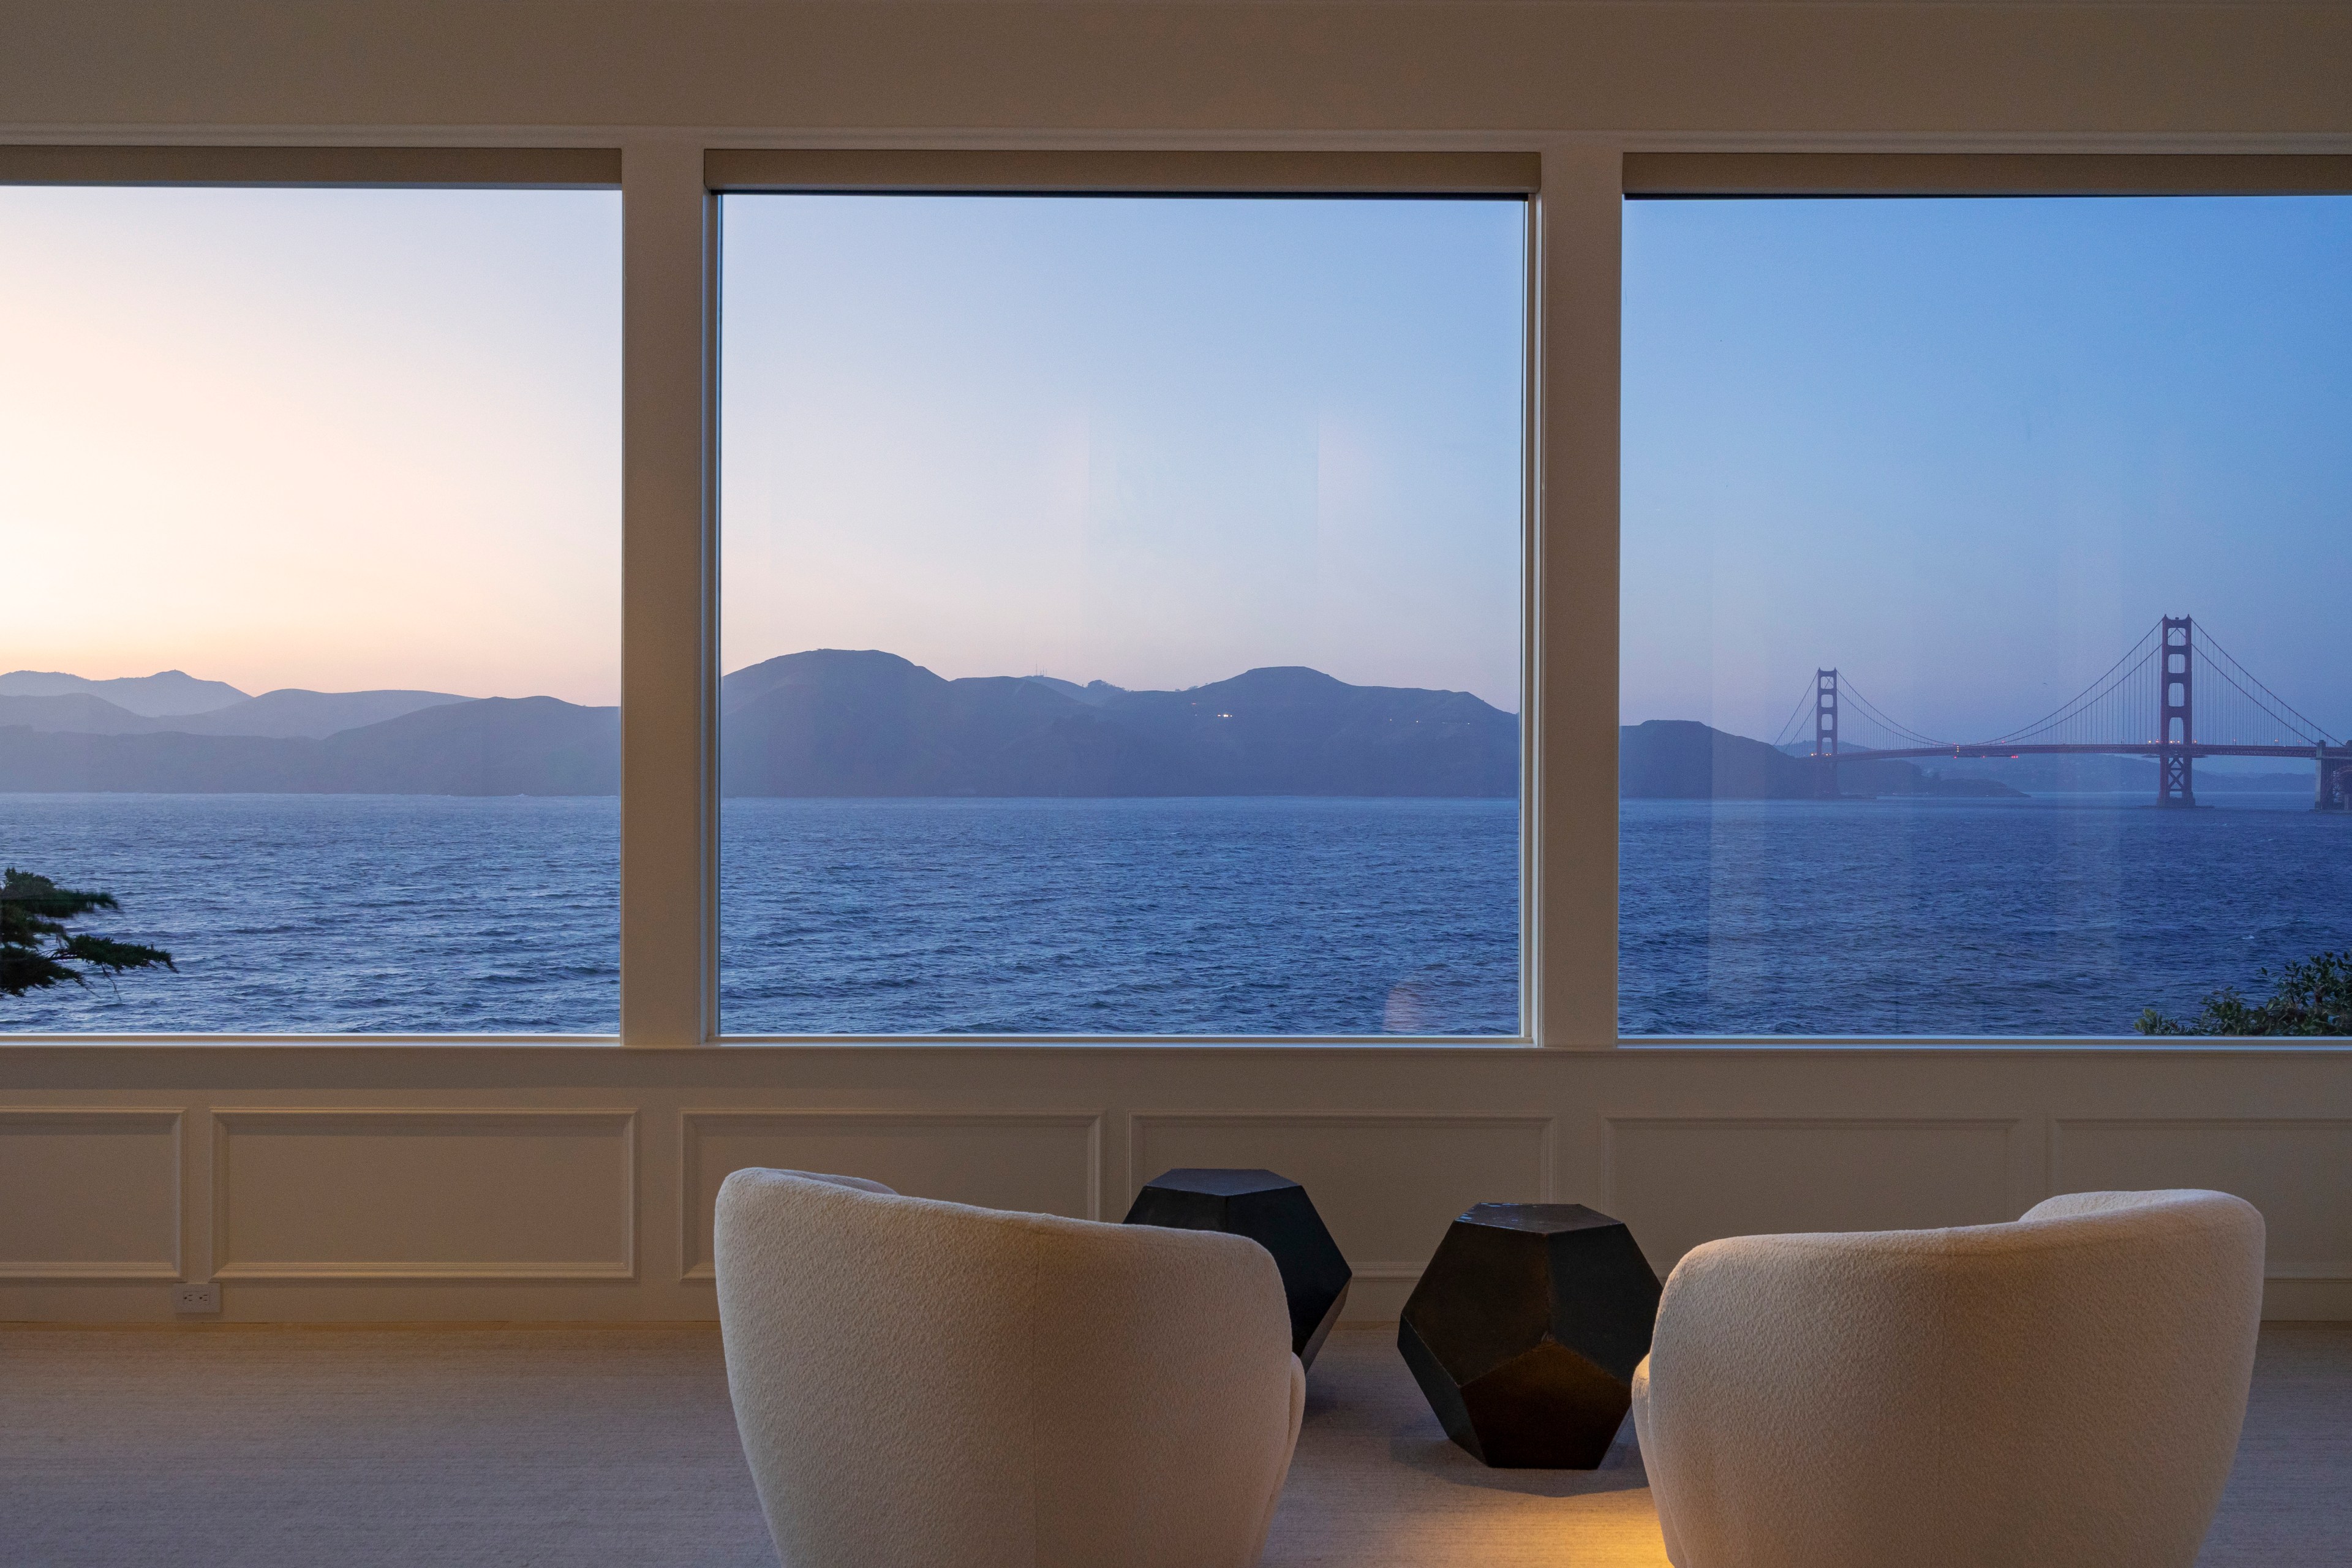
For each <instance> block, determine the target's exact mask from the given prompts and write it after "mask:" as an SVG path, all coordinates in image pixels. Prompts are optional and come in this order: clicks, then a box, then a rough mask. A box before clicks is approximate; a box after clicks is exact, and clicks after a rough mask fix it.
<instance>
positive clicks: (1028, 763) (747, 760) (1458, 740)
mask: <svg viewBox="0 0 2352 1568" xmlns="http://www.w3.org/2000/svg"><path fill="white" fill-rule="evenodd" d="M719 708H720V713H721V715H722V724H721V726H720V731H719V733H720V762H719V768H720V773H719V776H720V781H721V788H722V789H723V790H724V791H725V792H726V793H727V794H729V795H1488V796H1495V795H1516V794H1517V793H1518V721H1517V719H1516V718H1514V717H1513V716H1512V715H1510V714H1507V713H1504V712H1502V711H1500V710H1496V709H1495V708H1491V707H1489V706H1487V704H1486V703H1485V702H1482V701H1480V700H1478V699H1477V698H1475V697H1472V696H1469V695H1468V694H1466V693H1464V692H1458V691H1430V690H1423V689H1417V688H1405V687H1384V686H1350V685H1349V684H1347V683H1346V682H1344V681H1340V680H1336V679H1332V678H1331V677H1330V676H1328V675H1324V674H1321V673H1319V672H1318V671H1316V670H1312V669H1305V668H1297V667H1288V668H1266V669H1253V670H1250V671H1247V672H1246V673H1244V674H1242V675H1237V676H1235V677H1234V678H1233V679H1230V680H1221V681H1216V682H1213V683H1212V684H1210V685H1207V686H1199V687H1194V688H1192V689H1189V690H1184V691H1129V690H1124V689H1120V688H1118V687H1114V686H1108V685H1106V684H1105V683H1103V682H1100V681H1097V682H1095V683H1094V684H1093V685H1090V686H1087V687H1074V686H1073V685H1072V684H1071V683H1070V682H1066V681H1055V680H1048V679H1037V678H1034V677H1013V676H996V677H973V678H968V679H961V680H948V679H942V678H940V676H938V675H935V674H933V673H932V672H931V671H929V670H928V669H925V668H922V667H921V666H920V665H918V664H914V663H912V662H910V661H909V660H907V659H904V658H899V657H898V656H897V655H896V654H888V653H880V652H876V651H871V650H867V651H859V652H852V651H847V650H843V649H838V648H821V649H817V650H814V651H813V652H809V653H797V654H787V655H784V656H783V657H782V658H772V659H768V660H766V661H765V662H763V663H761V664H756V665H752V666H751V667H749V668H744V669H740V670H737V671H736V672H735V673H734V674H732V675H730V676H728V677H727V678H726V679H724V680H722V681H721V682H720V683H719Z"/></svg>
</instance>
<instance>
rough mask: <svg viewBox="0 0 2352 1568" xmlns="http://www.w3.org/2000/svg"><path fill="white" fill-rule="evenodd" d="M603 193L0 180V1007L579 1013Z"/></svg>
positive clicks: (610, 547)
mask: <svg viewBox="0 0 2352 1568" xmlns="http://www.w3.org/2000/svg"><path fill="white" fill-rule="evenodd" d="M620 251H621V213H620V197H619V195H618V193H617V192H613V191H598V190H584V189H583V190H534V191H509V190H487V189H474V190H458V189H445V190H425V189H406V190H403V189H369V190H360V189H345V190H335V189H205V188H183V189H149V188H128V187H122V188H116V187H31V186H26V187H16V188H0V344H5V350H0V542H5V548H4V549H0V555H5V574H0V575H5V584H6V606H7V607H6V611H5V614H0V863H5V865H6V866H8V867H12V868H16V871H17V873H18V874H19V879H18V882H17V887H18V888H19V889H23V888H26V887H29V886H30V884H29V883H27V882H26V881H24V880H23V879H25V878H29V877H40V878H46V879H48V880H49V881H51V882H54V883H56V884H58V886H60V887H62V888H67V889H79V890H85V891H96V892H103V893H107V894H110V895H111V896H112V897H113V899H114V900H116V902H117V905H118V906H119V907H118V908H116V909H115V910H100V911H97V912H96V915H95V918H93V919H89V920H87V921H84V922H82V927H83V929H86V930H89V931H92V932H93V933H100V934H103V935H105V936H106V937H108V938H110V939H113V940H118V941H122V942H137V943H139V944H142V945H146V946H152V947H155V948H160V949H162V950H163V951H165V952H169V953H170V954H171V955H172V960H173V965H174V968H173V970H169V971H166V970H163V969H160V968H156V969H149V970H143V971H140V972H136V973H131V974H127V975H125V976H123V977H121V979H120V980H119V981H117V982H113V983H110V982H109V981H108V980H106V979H105V978H104V976H103V973H86V978H87V979H88V981H89V983H88V984H70V983H61V984H53V985H48V986H46V987H39V988H35V989H32V990H28V991H27V992H26V994H23V995H18V996H0V1030H7V1031H40V1032H49V1031H98V1032H106V1033H140V1034H144V1033H184V1032H238V1033H261V1032H275V1033H301V1034H341V1033H369V1034H419V1033H432V1034H447V1033H463V1034H508V1033H532V1034H549V1033H589V1034H609V1033H611V1032H612V1031H614V1028H615V1026H616V1021H617V1016H618V994H619V982H618V969H617V957H618V953H617V944H618V864H617V853H618V850H617V845H618V813H617V801H616V797H617V794H618V789H619V761H620V758H619V741H618V712H617V709H616V708H615V707H614V703H615V702H616V701H617V693H618V676H619V671H618V664H619V652H620V649H619V610H620V588H621V584H620V473H621V465H620V405H621V357H620V342H621V317H620V307H621V291H620V285H621V277H620Z"/></svg>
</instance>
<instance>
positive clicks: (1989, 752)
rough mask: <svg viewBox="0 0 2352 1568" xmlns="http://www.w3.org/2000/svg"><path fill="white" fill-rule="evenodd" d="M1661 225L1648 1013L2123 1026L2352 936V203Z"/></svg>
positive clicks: (1639, 741)
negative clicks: (2350, 743) (2346, 605)
mask: <svg viewBox="0 0 2352 1568" xmlns="http://www.w3.org/2000/svg"><path fill="white" fill-rule="evenodd" d="M1624 255H1625V275H1624V284H1625V292H1624V340H1623V351H1624V405H1623V470H1622V473H1623V481H1622V482H1623V557H1622V559H1623V577H1622V595H1623V631H1622V693H1621V699H1622V721H1623V723H1624V724H1625V726H1626V728H1625V729H1624V731H1622V738H1621V744H1622V778H1621V784H1622V805H1621V819H1620V830H1621V844H1622V853H1621V892H1620V899H1621V919H1620V971H1621V975H1622V982H1621V991H1620V999H1619V1006H1620V1014H1621V1023H1622V1029H1623V1031H1624V1033H1626V1034H1627V1035H1631V1036H1662V1035H1663V1036H1674V1035H1696V1036H1733V1037H1738V1036H1769V1035H1872V1036H1918V1035H1958V1036H2027V1037H2032V1036H2044V1037H2047V1036H2069V1035H2079V1036H2123V1035H2128V1034H2130V1033H2131V1032H2132V1031H2133V1030H2134V1028H2135V1026H2136V1025H2137V1024H2138V1023H2139V1021H2140V1020H2141V1019H2142V1016H2143V1014H2144V1013H2145V1012H2147V1011H2148V1010H2151V1009H2152V1010H2153V1013H2154V1015H2155V1016H2152V1017H2150V1018H2149V1019H2148V1026H2151V1027H2156V1028H2161V1027H2163V1025H2162V1023H2161V1022H2160V1020H2162V1019H2170V1020H2173V1021H2174V1022H2176V1023H2183V1024H2188V1025H2190V1026H2194V1025H2195V1024H2196V1022H2197V1020H2198V1019H2199V1018H2200V1005H2201V1003H2202V1000H2203V998H2204V997H2205V996H2206V995H2207V994H2209V993H2210V992H2213V991H2215V990H2217V989H2220V988H2223V987H2235V988H2237V989H2238V990H2239V991H2240V992H2242V993H2243V994H2246V995H2247V996H2249V997H2250V998H2255V997H2259V996H2261V995H2263V994H2266V993H2267V992H2268V991H2269V989H2270V987H2271V985H2272V984H2273V983H2274V982H2275V981H2276V980H2277V978H2278V977H2279V975H2280V973H2282V971H2283V970H2284V967H2285V966H2286V965H2288V964H2291V963H2296V962H2298V961H2302V960H2305V959H2308V958H2310V957H2311V956H2312V955H2314V954H2317V953H2322V952H2331V951H2340V950H2343V949H2345V948H2347V946H2352V896H2347V895H2352V837H2347V835H2352V814H2347V811H2346V809H2345V807H2346V805H2347V787H2352V751H2347V749H2346V747H2345V743H2344V742H2345V741H2346V738H2347V737H2346V731H2347V729H2352V675H2347V665H2346V661H2345V659H2344V658H2343V656H2342V645H2343V632H2342V626H2341V616H2340V613H2339V610H2340V604H2341V599H2342V592H2341V590H2342V584H2344V583H2345V582H2346V581H2347V580H2352V453H2347V448H2346V446H2345V443H2344V439H2343V433H2344V431H2345V429H2346V428H2347V423H2352V290H2347V282H2352V200H2347V199H2345V198H2340V197H2259V198H2257V197H2226V198H2222V197H2214V198H2181V197H2128V198H2087V197H2077V198H2048V199H1974V200H1971V199H1879V200H1866V201H1853V200H1790V199H1773V200H1763V199H1754V200H1688V201H1657V202H1651V201H1633V202H1630V203H1629V204H1628V205H1627V207H1626V211H1625V251H1624ZM2315 807H2316V808H2317V809H2315ZM2265 971H2268V972H2269V973H2268V974H2267V975H2265V973H2264V972H2265Z"/></svg>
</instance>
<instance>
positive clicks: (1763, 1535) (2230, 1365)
mask: <svg viewBox="0 0 2352 1568" xmlns="http://www.w3.org/2000/svg"><path fill="white" fill-rule="evenodd" d="M2262 1289H2263V1221H2262V1216H2261V1215H2259V1214H2258V1213H2256V1212H2255V1210H2254V1209H2253V1208H2252V1206H2251V1205H2248V1204H2245V1203H2243V1202H2242V1201H2241V1200H2239V1199H2237V1198H2234V1197H2231V1196H2228V1195H2227V1194H2221V1193H2209V1192H2197V1191H2167V1192H2148V1193H2083V1194H2073V1195H2071V1196H2067V1197H2061V1198H2053V1199H2051V1200H2050V1201H2049V1202H2047V1203H2044V1204H2042V1205H2037V1206H2036V1207H2034V1208H2033V1209H2032V1210H2031V1211H2029V1212H2028V1213H2027V1214H2026V1215H2025V1216H2024V1217H2023V1218H2022V1219H2021V1220H2019V1221H2017V1222H2016V1223H2014V1224H2010V1225H1990V1226H1967V1227H1963V1228H1958V1229H1951V1230H1921V1231H1879V1232H1864V1233H1858V1234H1832V1235H1799V1236H1761V1237H1736V1238H1733V1239H1730V1240H1725V1241H1716V1242H1710V1243H1707V1244H1706V1245H1705V1246H1703V1247H1696V1248H1694V1249H1693V1250H1692V1251H1691V1252H1690V1253H1689V1254H1688V1255H1687V1256H1686V1257H1685V1258H1683V1260H1682V1262H1681V1264H1680V1265H1679V1266H1677V1267H1676V1268H1675V1271H1674V1273H1673V1276H1672V1277H1671V1278H1670V1279H1668V1280H1667V1282H1666V1288H1665V1295H1664V1300H1662V1302H1661V1303H1660V1306H1659V1310H1658V1322H1657V1331H1656V1335H1655V1338H1654V1342H1653V1346H1652V1351H1651V1362H1650V1365H1649V1367H1648V1369H1647V1372H1648V1385H1647V1388H1646V1391H1645V1395H1644V1397H1645V1403H1646V1409H1645V1412H1644V1420H1645V1423H1646V1425H1647V1427H1648V1433H1649V1442H1648V1444H1647V1445H1646V1446H1645V1450H1644V1456H1643V1457H1644V1459H1645V1462H1647V1463H1648V1464H1649V1465H1650V1467H1651V1469H1650V1473H1651V1479H1652V1482H1653V1486H1654V1489H1655V1493H1656V1496H1657V1498H1658V1501H1659V1507H1660V1512H1661V1518H1662V1521H1663V1522H1664V1524H1665V1526H1666V1529H1667V1531H1668V1535H1669V1541H1670V1544H1671V1545H1672V1547H1673V1549H1674V1551H1675V1561H1676V1562H1677V1563H1678V1564H1680V1568H1728V1565H1737V1568H1779V1565H1781V1564H1787V1565H1789V1568H1796V1565H1798V1564H1803V1565H1804V1568H1844V1565H1848V1564H1866V1563H1867V1564H1874V1563H1892V1562H1916V1563H1937V1564H1951V1565H1959V1564H1970V1565H1974V1564H1983V1565H1985V1568H1994V1565H2008V1564H2014V1563H2066V1564H2068V1565H2069V1568H2107V1565H2113V1568H2167V1565H2178V1568H2188V1565H2189V1564H2190V1563H2193V1562H2194V1561H2195V1559H2196V1556H2197V1552H2198V1547H2199V1544H2200V1542H2201V1541H2202V1540H2203V1537H2204V1533H2205V1531H2206V1528H2207V1526H2208V1525H2209V1524H2210V1521H2211V1519H2212V1514H2213V1510H2214V1508H2215V1507H2216V1506H2217V1505H2218V1504H2219V1502H2220V1500H2221V1488H2222V1485H2223V1483H2224V1482H2225V1481H2226V1480H2227V1479H2228V1478H2229V1473H2230V1466H2231V1460H2232V1458H2233V1457H2234V1455H2235V1452H2236V1448H2237V1441H2238V1431H2239V1426H2240V1425H2241V1423H2242V1420H2243V1418H2244V1415H2245V1402H2246V1389H2247V1384H2248V1381H2249V1378H2250V1376H2251V1374H2252V1365H2253V1353H2254V1337H2255V1331H2256V1329H2257V1326H2258V1323H2259V1320H2260V1318H2261V1312H2262Z"/></svg>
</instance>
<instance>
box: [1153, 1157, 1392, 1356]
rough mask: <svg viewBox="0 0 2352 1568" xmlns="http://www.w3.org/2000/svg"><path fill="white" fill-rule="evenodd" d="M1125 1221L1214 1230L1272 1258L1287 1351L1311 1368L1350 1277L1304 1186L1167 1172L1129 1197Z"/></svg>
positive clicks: (1267, 1176) (1249, 1175) (1251, 1174)
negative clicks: (1285, 1315)
mask: <svg viewBox="0 0 2352 1568" xmlns="http://www.w3.org/2000/svg"><path fill="white" fill-rule="evenodd" d="M1127 1223H1128V1224H1129V1225H1159V1226H1169V1227H1170V1228H1171V1229H1174V1230H1222V1231H1224V1232H1226V1233H1227V1234H1229V1235H1233V1236H1246V1237H1249V1238H1250V1239H1251V1240H1252V1241H1255V1242H1256V1243H1257V1244H1258V1245H1259V1246H1260V1247H1265V1249H1266V1250H1267V1251H1268V1252H1271V1253H1273V1254H1274V1262H1275V1267H1276V1268H1279V1269H1281V1270H1282V1293H1283V1296H1284V1298H1285V1299H1286V1301H1287V1303H1288V1305H1289V1307H1290V1349H1291V1353H1293V1354H1294V1355H1296V1356H1297V1357H1298V1360H1299V1364H1301V1365H1302V1366H1313V1365H1314V1364H1315V1352H1318V1351H1319V1350H1321V1349H1322V1348H1323V1342H1324V1341H1325V1340H1326V1339H1328V1338H1329V1337H1330V1333H1331V1325H1332V1324H1334V1323H1336V1322H1338V1321H1339V1309H1340V1308H1341V1307H1342V1306H1344V1305H1345V1304H1346V1303H1347V1300H1348V1286H1349V1282H1350V1280H1352V1279H1353V1278H1354V1273H1353V1271H1352V1270H1350V1269H1349V1267H1348V1260H1347V1258H1345V1257H1343V1256H1341V1254H1340V1252H1339V1243H1338V1242H1336V1241H1333V1240H1332V1239H1331V1233H1330V1232H1329V1231H1328V1230H1327V1229H1325V1228H1324V1226H1323V1216H1322V1215H1318V1214H1317V1213H1316V1212H1315V1205H1314V1204H1313V1203H1312V1202H1310V1201H1309V1200H1308V1198H1307V1189H1306V1188H1305V1187H1302V1186H1300V1185H1299V1184H1297V1182H1294V1181H1292V1180H1291V1179H1290V1178H1289V1177H1287V1176H1277V1175H1276V1174H1275V1173H1273V1172H1272V1171H1227V1170H1196V1169H1191V1168H1186V1169H1181V1170H1174V1171H1169V1172H1166V1173H1162V1174H1160V1175H1159V1176H1156V1177H1154V1178H1153V1179H1152V1180H1151V1181H1150V1182H1148V1183H1146V1184H1144V1188H1143V1191H1141V1192H1139V1193H1138V1194H1136V1195H1135V1206H1134V1207H1132V1208H1130V1209H1129V1210H1128V1211H1127Z"/></svg>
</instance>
